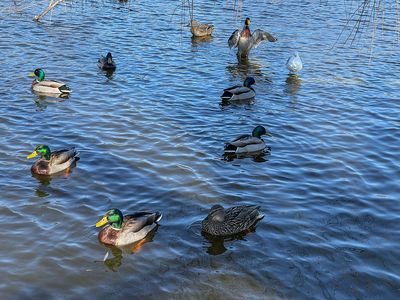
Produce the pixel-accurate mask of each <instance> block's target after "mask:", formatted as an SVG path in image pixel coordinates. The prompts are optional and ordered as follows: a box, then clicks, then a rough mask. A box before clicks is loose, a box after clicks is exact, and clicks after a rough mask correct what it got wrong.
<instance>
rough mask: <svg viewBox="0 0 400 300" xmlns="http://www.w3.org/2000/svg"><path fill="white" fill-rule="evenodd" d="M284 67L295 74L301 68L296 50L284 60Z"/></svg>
mask: <svg viewBox="0 0 400 300" xmlns="http://www.w3.org/2000/svg"><path fill="white" fill-rule="evenodd" d="M286 67H287V68H288V70H289V72H290V73H292V74H295V73H297V72H300V70H301V69H303V62H302V61H301V58H300V55H299V53H298V52H297V51H296V52H295V53H294V54H293V55H292V56H291V57H289V58H288V60H287V62H286Z"/></svg>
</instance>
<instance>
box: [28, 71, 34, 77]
mask: <svg viewBox="0 0 400 300" xmlns="http://www.w3.org/2000/svg"><path fill="white" fill-rule="evenodd" d="M28 76H29V77H36V75H35V73H33V72H31V73H29V74H28Z"/></svg>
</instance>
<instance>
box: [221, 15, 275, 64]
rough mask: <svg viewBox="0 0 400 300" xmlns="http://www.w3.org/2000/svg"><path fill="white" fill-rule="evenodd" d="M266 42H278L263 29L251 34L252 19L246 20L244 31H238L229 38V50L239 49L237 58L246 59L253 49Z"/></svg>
mask: <svg viewBox="0 0 400 300" xmlns="http://www.w3.org/2000/svg"><path fill="white" fill-rule="evenodd" d="M265 40H268V41H270V42H276V41H277V39H276V38H275V37H274V36H273V35H272V34H270V33H268V32H266V31H263V30H261V29H257V30H254V32H253V33H251V32H250V18H246V20H245V21H244V27H243V30H242V31H241V32H239V29H236V30H235V31H234V32H233V33H232V35H231V37H230V38H229V40H228V45H229V48H232V47H234V48H236V47H237V48H238V51H237V56H238V57H239V58H246V57H247V56H248V54H249V52H250V50H251V49H252V48H253V47H254V48H257V47H258V45H259V44H260V43H261V42H263V41H265Z"/></svg>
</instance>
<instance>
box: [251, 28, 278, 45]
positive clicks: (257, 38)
mask: <svg viewBox="0 0 400 300" xmlns="http://www.w3.org/2000/svg"><path fill="white" fill-rule="evenodd" d="M251 37H252V39H253V45H254V47H255V48H257V47H258V45H260V43H261V42H263V41H265V40H268V41H269V42H276V41H277V40H278V39H277V38H275V37H274V36H273V35H272V34H270V33H268V32H266V31H262V30H260V29H257V30H255V31H254V32H253V34H252V35H251Z"/></svg>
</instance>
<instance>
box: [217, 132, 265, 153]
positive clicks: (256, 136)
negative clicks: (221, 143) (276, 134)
mask: <svg viewBox="0 0 400 300" xmlns="http://www.w3.org/2000/svg"><path fill="white" fill-rule="evenodd" d="M262 135H268V136H271V134H270V133H269V132H267V130H266V129H265V127H264V126H261V125H259V126H257V127H255V128H254V129H253V132H252V133H251V135H250V134H243V135H240V136H238V137H237V138H235V139H234V140H232V141H230V142H227V143H225V148H224V153H225V154H242V153H255V152H260V151H262V150H264V149H265V148H266V147H267V146H266V145H265V142H264V140H263V139H262V138H261V136H262Z"/></svg>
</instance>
